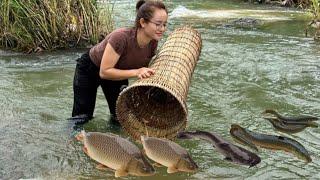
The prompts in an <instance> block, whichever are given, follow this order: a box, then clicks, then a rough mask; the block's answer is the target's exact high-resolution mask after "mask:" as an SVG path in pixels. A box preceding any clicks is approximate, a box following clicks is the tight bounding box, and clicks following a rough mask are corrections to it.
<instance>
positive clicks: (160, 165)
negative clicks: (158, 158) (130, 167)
mask: <svg viewBox="0 0 320 180" xmlns="http://www.w3.org/2000/svg"><path fill="white" fill-rule="evenodd" d="M152 165H153V166H155V167H162V166H163V165H162V164H160V163H153V164H152Z"/></svg>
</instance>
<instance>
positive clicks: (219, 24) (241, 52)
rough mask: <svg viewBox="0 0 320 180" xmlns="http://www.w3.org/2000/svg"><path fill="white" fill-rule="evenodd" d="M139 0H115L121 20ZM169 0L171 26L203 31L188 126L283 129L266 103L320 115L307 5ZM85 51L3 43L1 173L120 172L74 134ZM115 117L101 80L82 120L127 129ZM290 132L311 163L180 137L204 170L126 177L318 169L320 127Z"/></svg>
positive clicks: (303, 175) (88, 175)
mask: <svg viewBox="0 0 320 180" xmlns="http://www.w3.org/2000/svg"><path fill="white" fill-rule="evenodd" d="M134 2H135V1H128V0H122V1H120V2H116V4H115V16H116V17H115V19H116V26H117V27H120V26H126V25H128V24H132V23H133V21H134V18H133V17H134V13H135V12H134V6H135V4H134ZM167 5H168V8H169V11H170V20H169V27H168V31H167V34H169V33H170V32H171V31H173V29H175V28H177V27H179V26H181V25H192V26H193V27H194V28H195V29H197V30H198V31H199V32H200V33H201V36H202V39H203V47H202V52H201V56H200V60H199V62H198V65H197V67H196V69H195V73H194V75H193V79H192V82H191V87H190V91H189V96H188V100H187V104H188V110H189V122H188V127H187V129H189V130H196V129H201V130H206V131H212V132H215V133H217V134H220V135H221V136H222V137H224V138H225V139H227V140H229V141H231V142H233V140H232V139H231V137H230V135H229V129H230V125H231V124H232V123H238V124H240V125H242V126H243V127H246V128H248V129H251V130H253V131H257V132H262V133H268V134H275V135H276V134H279V133H278V132H276V131H274V129H273V127H272V126H271V124H270V123H268V122H267V121H265V120H263V119H262V118H261V112H262V111H263V110H264V109H267V108H274V109H277V110H278V111H279V112H281V113H286V114H288V115H298V114H311V115H314V116H318V117H319V116H320V65H319V59H320V43H317V42H315V41H314V40H313V39H312V38H311V36H309V37H305V35H304V27H305V25H306V24H307V20H306V16H305V15H304V14H303V13H301V12H299V11H295V10H292V9H283V8H278V7H266V6H259V5H252V4H251V5H250V4H245V3H241V2H240V3H239V1H234V2H233V1H227V2H225V1H214V2H212V1H211V0H200V1H193V0H179V1H169V2H167ZM244 17H246V18H255V19H257V20H259V24H257V25H253V26H245V27H243V26H241V27H238V26H235V25H234V23H232V21H233V20H234V19H237V18H244ZM165 38H166V37H164V39H165ZM84 51H85V50H76V51H57V52H52V53H43V54H39V55H25V54H20V53H12V52H8V51H0V76H1V78H0V102H1V103H0V114H1V119H0V179H30V178H36V179H113V178H114V173H113V172H112V171H101V170H97V169H96V168H95V166H96V163H95V162H94V161H92V160H91V159H89V158H88V157H87V156H86V155H85V154H84V153H83V151H82V145H81V144H80V143H79V142H75V141H74V140H73V139H72V138H71V136H70V135H71V132H70V130H69V129H68V124H67V121H66V118H68V117H69V116H70V115H71V110H72V101H73V92H72V80H73V72H74V67H75V59H76V58H77V57H79V56H80V55H81V53H83V52H84ZM108 119H109V112H108V108H107V103H106V101H105V99H104V96H103V95H102V93H101V90H99V94H98V97H97V105H96V110H95V118H94V119H93V120H92V121H90V122H89V123H87V124H86V125H85V126H84V128H85V129H86V130H87V131H101V132H113V133H117V134H120V135H122V136H124V137H126V134H125V133H124V132H123V131H122V130H121V129H119V128H117V127H114V126H112V125H111V124H109V123H108ZM282 135H284V134H282ZM287 136H289V137H291V138H294V139H295V140H297V141H299V142H300V143H302V144H303V145H304V146H305V147H306V149H307V150H308V151H309V152H310V154H311V157H312V159H313V161H312V162H311V163H308V164H306V163H304V162H303V161H301V160H299V159H297V158H296V157H295V156H293V155H292V154H288V153H285V152H282V151H271V150H267V149H261V150H260V151H259V152H258V155H259V156H260V157H261V159H262V162H261V163H260V164H258V165H257V166H256V167H252V168H248V167H245V166H241V165H235V164H232V163H229V162H227V161H226V160H224V159H223V156H222V155H221V154H219V153H218V152H217V151H216V150H214V149H213V147H212V146H211V145H210V144H207V143H203V142H199V141H178V143H180V144H181V145H182V146H183V147H185V148H186V149H187V150H188V151H189V152H190V154H191V155H192V157H193V158H194V160H195V161H196V162H197V163H198V165H199V171H198V172H197V173H194V174H189V173H176V174H167V173H166V168H164V167H162V168H157V174H156V175H155V176H153V177H144V178H141V177H132V176H130V177H126V179H151V178H152V179H168V178H170V179H213V178H219V179H220V178H221V179H222V178H228V179H246V178H247V179H271V178H273V179H291V178H296V179H319V178H320V175H319V173H318V172H319V171H320V167H319V165H320V155H319V154H320V129H319V128H307V129H306V130H305V131H303V132H300V133H297V134H294V135H287Z"/></svg>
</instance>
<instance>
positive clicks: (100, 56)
mask: <svg viewBox="0 0 320 180" xmlns="http://www.w3.org/2000/svg"><path fill="white" fill-rule="evenodd" d="M136 10H137V16H136V20H135V27H133V28H120V29H116V30H115V31H113V32H112V33H110V34H109V35H108V36H107V37H106V38H105V39H104V40H103V41H101V42H100V43H98V44H97V45H95V46H94V47H92V48H91V49H90V51H89V52H87V53H85V54H83V55H82V56H81V58H79V59H77V66H76V70H75V75H74V81H73V91H74V104H73V111H72V117H73V118H71V119H73V120H74V121H75V123H76V124H83V123H85V122H87V121H88V120H90V119H91V118H92V117H93V112H94V107H95V102H96V95H97V88H98V87H99V86H101V88H102V91H103V93H104V95H105V97H106V99H107V102H108V105H109V110H110V114H111V117H115V106H116V100H117V98H118V95H119V93H120V89H122V88H123V87H125V86H127V85H128V78H133V77H137V78H140V79H142V78H148V77H150V76H152V75H153V74H154V73H155V71H154V70H153V69H151V68H147V67H146V66H147V65H148V64H149V62H150V60H151V58H152V56H154V55H155V52H156V49H157V45H158V41H159V40H160V39H161V38H162V35H163V33H164V32H165V30H166V25H167V19H168V12H167V9H166V7H165V5H164V4H163V3H162V2H161V1H144V0H140V1H138V2H137V4H136ZM111 119H113V120H115V119H116V118H111Z"/></svg>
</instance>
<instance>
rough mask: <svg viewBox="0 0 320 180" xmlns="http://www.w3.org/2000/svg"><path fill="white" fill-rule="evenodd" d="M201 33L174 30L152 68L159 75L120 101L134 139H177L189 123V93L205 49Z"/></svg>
mask: <svg viewBox="0 0 320 180" xmlns="http://www.w3.org/2000/svg"><path fill="white" fill-rule="evenodd" d="M201 43H202V41H201V37H200V34H199V33H198V32H197V31H196V30H194V29H192V28H190V27H181V28H178V29H176V30H175V31H173V32H172V33H171V34H170V35H169V37H168V38H167V40H166V42H165V43H164V44H163V46H162V47H161V49H160V51H159V52H158V54H157V55H156V57H155V59H154V60H153V61H152V62H151V64H150V67H151V68H153V69H155V72H156V73H155V75H153V76H151V77H150V78H146V79H139V80H137V81H136V82H134V83H133V84H132V85H130V86H129V87H127V88H126V89H125V90H123V91H122V92H121V93H120V95H119V97H118V100H117V108H116V113H117V118H118V120H119V122H120V124H121V125H122V127H123V128H124V130H125V131H126V132H127V133H128V134H129V135H130V136H131V137H133V138H134V139H136V140H139V139H140V136H141V135H148V136H154V137H162V138H167V139H173V138H174V137H175V136H176V134H177V132H179V131H181V130H184V129H185V128H186V125H187V116H188V111H187V105H186V100H187V95H188V90H189V85H190V80H191V77H192V73H193V71H194V68H195V66H196V64H197V61H198V59H199V55H200V51H201Z"/></svg>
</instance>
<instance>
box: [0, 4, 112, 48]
mask: <svg viewBox="0 0 320 180" xmlns="http://www.w3.org/2000/svg"><path fill="white" fill-rule="evenodd" d="M98 7H99V8H98ZM112 8H113V4H112V3H110V2H107V3H106V5H99V4H97V2H96V1H93V0H23V1H21V0H2V1H1V2H0V47H2V48H5V49H6V48H9V49H14V50H20V51H29V52H32V51H33V50H35V49H36V48H37V47H40V48H42V49H44V50H54V49H60V48H70V47H86V46H90V45H92V44H95V43H97V42H98V41H99V39H101V37H103V36H105V35H106V34H108V33H109V32H110V31H112V30H113V20H112Z"/></svg>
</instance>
